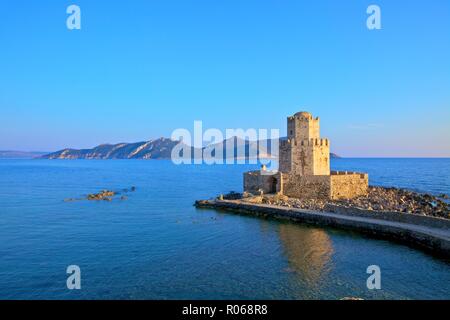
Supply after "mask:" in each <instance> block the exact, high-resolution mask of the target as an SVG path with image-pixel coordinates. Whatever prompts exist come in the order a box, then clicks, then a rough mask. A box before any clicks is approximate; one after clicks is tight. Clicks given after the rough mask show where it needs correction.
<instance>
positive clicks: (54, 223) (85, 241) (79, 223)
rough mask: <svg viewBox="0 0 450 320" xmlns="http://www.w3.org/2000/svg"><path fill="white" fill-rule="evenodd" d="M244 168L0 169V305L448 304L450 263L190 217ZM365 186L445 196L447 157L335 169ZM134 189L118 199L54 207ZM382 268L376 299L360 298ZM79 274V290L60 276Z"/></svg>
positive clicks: (203, 215)
mask: <svg viewBox="0 0 450 320" xmlns="http://www.w3.org/2000/svg"><path fill="white" fill-rule="evenodd" d="M253 167H254V166H250V165H228V166H224V165H222V166H221V165H216V166H207V165H203V166H175V165H173V164H172V163H171V162H170V161H157V160H150V161H142V160H106V161H100V160H74V161H70V160H0V299H339V298H342V297H346V296H358V297H362V298H366V299H373V298H378V299H414V298H420V299H450V263H449V261H444V260H441V259H438V258H436V257H433V256H430V255H427V254H425V253H423V252H421V251H419V250H416V249H412V248H409V247H407V246H403V245H399V244H395V243H391V242H388V241H384V240H375V239H371V238H368V237H365V236H361V235H359V234H357V233H352V232H347V231H345V232H344V231H340V230H335V229H328V228H317V227H309V226H304V225H298V224H292V223H287V222H279V221H270V220H264V219H259V218H253V217H247V216H240V215H233V214H224V213H219V212H215V211H213V210H197V209H195V208H194V207H193V206H192V204H193V202H194V200H196V199H202V198H210V197H213V196H215V195H217V194H219V193H224V192H228V191H230V190H235V191H241V188H242V173H243V172H244V171H246V170H249V169H251V168H253ZM332 167H333V169H339V170H342V169H344V170H352V171H365V172H368V173H369V177H370V182H371V184H376V185H386V186H397V187H403V188H409V189H413V190H418V191H423V192H430V193H450V159H334V160H333V161H332ZM131 186H136V191H135V192H133V193H129V194H128V200H123V201H122V200H120V199H116V200H113V201H112V202H106V201H100V202H89V201H78V202H64V201H63V200H64V199H65V198H76V197H82V196H84V195H86V194H87V193H92V192H97V191H99V190H101V189H113V190H121V189H123V188H130V187H131ZM374 264H375V265H378V266H380V268H381V272H382V281H381V284H382V289H381V290H378V291H369V290H368V289H367V287H366V279H367V277H368V275H367V274H366V268H367V267H368V266H369V265H374ZM69 265H78V266H80V268H81V286H82V288H81V290H73V291H71V290H68V289H67V288H66V279H67V274H66V268H67V266H69Z"/></svg>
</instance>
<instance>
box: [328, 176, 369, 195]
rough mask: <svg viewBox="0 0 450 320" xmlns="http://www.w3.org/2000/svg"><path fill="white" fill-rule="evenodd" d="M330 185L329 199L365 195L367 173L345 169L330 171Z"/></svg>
mask: <svg viewBox="0 0 450 320" xmlns="http://www.w3.org/2000/svg"><path fill="white" fill-rule="evenodd" d="M330 185H331V190H330V191H331V192H330V195H331V199H351V198H355V197H358V196H363V195H367V192H368V188H369V175H368V174H365V173H355V172H347V171H332V172H331V175H330Z"/></svg>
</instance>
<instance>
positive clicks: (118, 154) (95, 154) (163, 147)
mask: <svg viewBox="0 0 450 320" xmlns="http://www.w3.org/2000/svg"><path fill="white" fill-rule="evenodd" d="M177 144H178V141H173V140H170V139H166V138H160V139H156V140H150V141H143V142H136V143H118V144H101V145H99V146H97V147H95V148H92V149H63V150H60V151H57V152H53V153H49V154H46V155H43V156H42V157H41V158H43V159H170V156H171V152H172V149H173V147H174V146H176V145H177Z"/></svg>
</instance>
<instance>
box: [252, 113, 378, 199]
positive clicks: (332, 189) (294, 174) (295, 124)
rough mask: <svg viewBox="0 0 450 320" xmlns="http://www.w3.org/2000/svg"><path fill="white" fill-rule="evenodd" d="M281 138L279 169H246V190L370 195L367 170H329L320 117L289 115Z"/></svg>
mask: <svg viewBox="0 0 450 320" xmlns="http://www.w3.org/2000/svg"><path fill="white" fill-rule="evenodd" d="M287 129H288V132H287V139H286V140H282V141H281V142H280V150H279V151H280V152H279V170H278V171H267V170H266V169H265V168H262V170H260V171H250V172H245V173H244V191H247V192H249V193H256V194H258V193H281V194H284V195H286V196H289V197H294V198H299V199H351V198H355V197H359V196H364V195H367V192H368V187H369V176H368V174H367V173H359V172H351V171H331V172H330V142H329V140H328V139H322V138H320V124H319V118H318V117H317V118H313V116H312V115H311V114H310V113H309V112H304V111H302V112H297V113H296V114H294V115H293V116H290V117H288V118H287Z"/></svg>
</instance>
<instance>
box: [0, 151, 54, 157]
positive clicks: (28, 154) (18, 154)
mask: <svg viewBox="0 0 450 320" xmlns="http://www.w3.org/2000/svg"><path fill="white" fill-rule="evenodd" d="M46 153H47V152H27V151H10V150H8V151H0V159H33V158H39V157H41V156H43V155H45V154H46Z"/></svg>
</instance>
